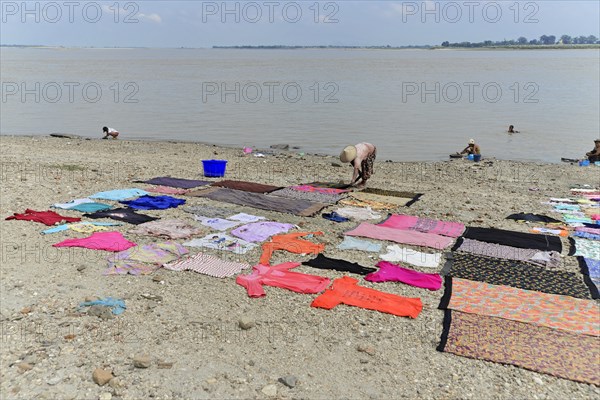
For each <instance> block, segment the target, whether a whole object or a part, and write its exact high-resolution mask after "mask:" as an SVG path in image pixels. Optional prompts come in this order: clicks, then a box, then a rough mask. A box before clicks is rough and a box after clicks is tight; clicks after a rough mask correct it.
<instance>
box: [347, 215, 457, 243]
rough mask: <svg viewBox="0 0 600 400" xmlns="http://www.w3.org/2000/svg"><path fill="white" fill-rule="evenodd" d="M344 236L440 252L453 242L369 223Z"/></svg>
mask: <svg viewBox="0 0 600 400" xmlns="http://www.w3.org/2000/svg"><path fill="white" fill-rule="evenodd" d="M344 235H348V236H360V237H367V238H371V239H379V240H389V241H391V242H396V243H403V244H411V245H413V246H425V247H431V248H433V249H438V250H442V249H445V248H446V247H448V246H450V244H451V243H452V242H453V239H452V238H449V237H446V236H441V235H434V234H433V233H422V232H417V231H404V230H401V229H396V228H389V227H387V226H381V225H373V224H370V223H368V222H363V223H361V224H360V225H359V226H357V227H356V228H354V229H353V230H351V231H348V232H345V233H344Z"/></svg>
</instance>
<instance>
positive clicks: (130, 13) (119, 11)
mask: <svg viewBox="0 0 600 400" xmlns="http://www.w3.org/2000/svg"><path fill="white" fill-rule="evenodd" d="M132 4H134V3H132ZM136 11H138V8H137V7H136V8H132V7H128V8H114V7H113V6H107V5H103V6H102V12H103V13H105V14H107V15H111V16H113V17H115V16H116V19H115V21H117V20H118V21H124V20H126V21H129V22H135V21H136V20H139V21H149V22H154V23H157V24H160V23H161V22H162V18H161V16H160V15H158V14H157V13H152V14H144V13H137V14H134V13H135V12H136Z"/></svg>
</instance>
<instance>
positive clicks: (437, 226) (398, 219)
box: [378, 214, 465, 237]
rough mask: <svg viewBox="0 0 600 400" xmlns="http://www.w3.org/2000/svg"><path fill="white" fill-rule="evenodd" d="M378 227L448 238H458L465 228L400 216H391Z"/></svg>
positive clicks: (453, 223) (444, 222)
mask: <svg viewBox="0 0 600 400" xmlns="http://www.w3.org/2000/svg"><path fill="white" fill-rule="evenodd" d="M378 225H379V226H387V227H388V228H395V229H402V230H414V231H419V232H424V233H433V234H436V235H444V236H449V237H459V236H460V235H462V233H463V232H464V230H465V226H464V225H463V224H461V223H460V222H446V221H438V220H435V219H429V218H419V217H413V216H411V215H402V214H393V215H391V216H390V217H389V218H388V219H386V220H385V221H383V222H382V223H380V224H378Z"/></svg>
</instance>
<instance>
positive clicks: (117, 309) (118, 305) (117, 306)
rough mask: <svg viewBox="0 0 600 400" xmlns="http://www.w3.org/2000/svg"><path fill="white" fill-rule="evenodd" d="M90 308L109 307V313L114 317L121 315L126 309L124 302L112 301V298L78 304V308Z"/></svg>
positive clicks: (119, 300)
mask: <svg viewBox="0 0 600 400" xmlns="http://www.w3.org/2000/svg"><path fill="white" fill-rule="evenodd" d="M90 306H105V307H110V309H111V311H112V313H113V314H115V315H119V314H122V313H123V311H125V309H126V308H127V307H126V306H125V301H124V300H121V299H113V298H112V297H105V298H103V299H98V300H93V301H84V302H83V303H80V304H79V307H90Z"/></svg>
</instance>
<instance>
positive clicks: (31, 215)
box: [6, 208, 81, 226]
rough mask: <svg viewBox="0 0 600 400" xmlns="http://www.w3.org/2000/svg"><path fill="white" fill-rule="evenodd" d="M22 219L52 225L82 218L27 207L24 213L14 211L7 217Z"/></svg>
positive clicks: (7, 218)
mask: <svg viewBox="0 0 600 400" xmlns="http://www.w3.org/2000/svg"><path fill="white" fill-rule="evenodd" d="M11 219H15V220H20V221H32V222H39V223H42V224H44V225H48V226H52V225H55V224H57V223H59V222H79V221H81V218H73V217H65V216H63V215H60V214H57V213H55V212H54V211H50V210H48V211H35V210H31V209H29V208H28V209H26V210H25V212H24V213H22V214H18V213H14V214H13V215H12V216H10V217H6V220H11Z"/></svg>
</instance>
